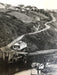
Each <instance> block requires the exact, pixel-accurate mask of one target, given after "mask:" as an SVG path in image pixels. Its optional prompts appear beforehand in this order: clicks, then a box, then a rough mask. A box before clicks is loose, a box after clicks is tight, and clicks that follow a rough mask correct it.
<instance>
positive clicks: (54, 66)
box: [0, 53, 57, 75]
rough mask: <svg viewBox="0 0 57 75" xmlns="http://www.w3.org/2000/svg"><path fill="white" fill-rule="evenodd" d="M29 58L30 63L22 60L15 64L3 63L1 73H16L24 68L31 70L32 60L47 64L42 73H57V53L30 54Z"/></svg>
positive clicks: (46, 74)
mask: <svg viewBox="0 0 57 75" xmlns="http://www.w3.org/2000/svg"><path fill="white" fill-rule="evenodd" d="M27 59H28V63H23V62H22V61H19V62H17V63H13V64H6V63H4V64H3V63H1V64H0V75H14V74H15V73H19V72H22V71H24V70H30V69H31V66H30V65H31V63H32V62H39V63H43V64H44V65H45V68H44V70H42V75H54V73H55V75H57V53H53V54H46V55H36V56H29V57H28V58H27Z"/></svg>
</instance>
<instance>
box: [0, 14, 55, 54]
mask: <svg viewBox="0 0 57 75" xmlns="http://www.w3.org/2000/svg"><path fill="white" fill-rule="evenodd" d="M50 15H51V17H52V20H51V21H49V22H46V23H45V28H44V29H42V30H40V31H36V32H32V33H27V34H23V35H21V36H19V37H18V38H17V39H15V40H14V41H12V42H11V43H9V44H8V45H7V46H5V47H6V48H10V47H11V46H12V45H13V44H14V43H16V42H17V41H20V40H21V39H22V38H23V37H24V36H25V35H33V34H37V33H41V32H43V31H46V30H48V29H50V26H49V25H48V24H50V23H52V22H55V21H56V19H55V17H54V16H53V14H52V13H50ZM5 47H2V48H0V49H1V50H2V51H3V50H4V48H5ZM42 52H43V51H41V52H40V54H42ZM48 52H49V50H48ZM48 52H47V53H48ZM44 53H45V52H44Z"/></svg>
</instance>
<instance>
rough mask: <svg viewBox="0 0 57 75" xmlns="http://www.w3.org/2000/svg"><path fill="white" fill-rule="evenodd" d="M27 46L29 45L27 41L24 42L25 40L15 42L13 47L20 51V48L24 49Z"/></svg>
mask: <svg viewBox="0 0 57 75" xmlns="http://www.w3.org/2000/svg"><path fill="white" fill-rule="evenodd" d="M26 47H27V44H26V43H25V42H23V41H19V42H17V43H15V44H14V45H13V46H12V48H13V49H14V50H18V51H20V50H22V49H24V48H26Z"/></svg>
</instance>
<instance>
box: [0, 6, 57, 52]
mask: <svg viewBox="0 0 57 75" xmlns="http://www.w3.org/2000/svg"><path fill="white" fill-rule="evenodd" d="M32 8H33V7H32ZM14 9H15V8H14ZM20 9H22V8H18V11H17V10H16V9H15V11H13V10H12V9H11V10H10V9H8V7H7V9H6V8H4V9H3V10H7V11H8V12H7V11H5V12H4V11H1V12H0V47H3V46H6V45H7V44H9V43H10V42H12V41H13V40H14V39H16V38H17V37H18V36H20V35H23V34H27V33H31V32H32V33H33V32H35V31H37V27H38V26H39V25H40V27H39V29H38V30H41V29H44V28H45V23H46V22H49V21H50V20H52V17H51V16H50V13H53V14H54V13H55V15H54V17H55V18H56V22H52V23H50V24H49V26H50V29H48V30H46V31H44V32H40V33H37V34H34V35H26V36H25V37H24V38H23V39H22V40H23V41H25V42H27V44H28V50H29V51H35V50H44V49H46V50H47V49H56V48H57V16H56V15H57V13H56V12H52V11H46V10H43V9H42V10H41V9H38V10H30V9H29V10H27V9H25V12H22V11H21V10H20ZM0 10H1V9H0Z"/></svg>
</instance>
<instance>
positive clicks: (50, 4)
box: [0, 0, 57, 9]
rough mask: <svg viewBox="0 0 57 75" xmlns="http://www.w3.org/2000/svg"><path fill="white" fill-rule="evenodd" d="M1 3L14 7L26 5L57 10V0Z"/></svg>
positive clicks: (27, 0) (15, 0) (9, 0)
mask: <svg viewBox="0 0 57 75" xmlns="http://www.w3.org/2000/svg"><path fill="white" fill-rule="evenodd" d="M0 2H2V3H7V4H11V5H14V6H16V5H18V4H24V5H25V6H27V5H32V6H36V7H38V8H44V9H57V0H0Z"/></svg>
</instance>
